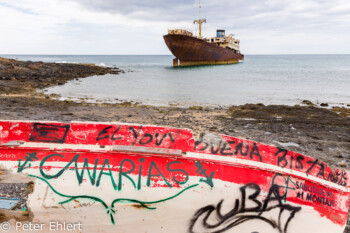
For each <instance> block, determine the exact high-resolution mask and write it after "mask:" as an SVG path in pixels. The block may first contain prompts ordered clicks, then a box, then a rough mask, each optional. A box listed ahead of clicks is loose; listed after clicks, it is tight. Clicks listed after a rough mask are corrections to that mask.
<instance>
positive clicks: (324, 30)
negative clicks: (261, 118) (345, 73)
mask: <svg viewBox="0 0 350 233" xmlns="http://www.w3.org/2000/svg"><path fill="white" fill-rule="evenodd" d="M201 15H202V17H205V18H206V19H207V24H205V26H204V31H205V32H204V35H205V36H213V35H214V34H215V30H216V29H217V28H223V29H226V31H227V32H229V33H234V34H236V36H237V37H238V38H239V39H240V40H241V50H242V52H243V53H245V54H328V53H332V54H335V53H350V45H349V44H350V43H349V41H350V1H349V0H202V12H201ZM195 18H198V3H197V0H177V1H175V0H128V1H125V0H0V32H1V33H0V54H170V52H169V51H168V49H167V47H166V45H165V43H164V41H163V38H162V35H164V34H166V32H167V29H168V28H173V27H185V28H188V29H190V30H193V31H196V28H195V26H194V25H193V19H195Z"/></svg>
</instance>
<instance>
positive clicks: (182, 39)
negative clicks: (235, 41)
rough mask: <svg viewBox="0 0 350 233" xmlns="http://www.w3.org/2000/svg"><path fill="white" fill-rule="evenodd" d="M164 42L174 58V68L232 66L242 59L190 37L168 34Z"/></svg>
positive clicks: (230, 51)
mask: <svg viewBox="0 0 350 233" xmlns="http://www.w3.org/2000/svg"><path fill="white" fill-rule="evenodd" d="M164 41H165V43H166V45H167V46H168V48H169V50H170V51H171V52H172V54H173V55H174V56H175V57H176V59H174V62H173V65H174V66H177V65H180V66H194V65H220V64H234V63H238V62H239V60H243V59H244V55H242V54H240V53H237V52H235V51H233V50H230V49H226V48H222V47H219V46H217V45H215V44H211V43H208V42H206V41H204V40H201V39H198V38H195V37H192V36H186V35H173V34H168V35H165V36H164ZM178 61H179V64H178Z"/></svg>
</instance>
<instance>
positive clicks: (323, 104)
mask: <svg viewBox="0 0 350 233" xmlns="http://www.w3.org/2000/svg"><path fill="white" fill-rule="evenodd" d="M320 106H321V107H328V106H329V105H328V104H327V103H321V104H320Z"/></svg>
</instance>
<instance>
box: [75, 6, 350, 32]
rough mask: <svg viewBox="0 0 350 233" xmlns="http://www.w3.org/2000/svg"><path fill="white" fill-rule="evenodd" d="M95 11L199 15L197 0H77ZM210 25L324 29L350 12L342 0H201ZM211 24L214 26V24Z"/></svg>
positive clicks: (153, 17) (173, 17)
mask: <svg viewBox="0 0 350 233" xmlns="http://www.w3.org/2000/svg"><path fill="white" fill-rule="evenodd" d="M74 1H76V2H78V3H79V4H81V5H82V6H83V7H85V8H87V9H89V10H91V11H103V12H110V13H118V14H123V15H127V16H129V17H131V18H137V19H141V20H145V21H170V22H179V21H188V22H191V21H192V20H193V19H195V18H197V17H198V8H197V2H198V1H197V0H177V1H174V0H123V1H122V0H103V1H100V0H74ZM201 2H202V9H201V11H202V14H201V15H202V16H203V17H206V18H207V21H208V23H207V25H208V27H224V28H227V29H233V30H244V29H246V28H250V29H251V30H257V31H261V30H270V31H274V30H280V31H288V30H290V31H293V30H296V31H299V30H324V29H325V28H326V27H334V26H337V25H334V22H337V21H341V20H339V18H341V17H342V16H345V15H347V14H349V11H347V10H344V11H337V12H336V13H334V11H332V8H334V7H338V8H339V4H341V3H342V2H344V1H342V0H332V1H329V0H264V1H263V0H201ZM210 25H211V26H210Z"/></svg>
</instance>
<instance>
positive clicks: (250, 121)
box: [0, 58, 350, 169]
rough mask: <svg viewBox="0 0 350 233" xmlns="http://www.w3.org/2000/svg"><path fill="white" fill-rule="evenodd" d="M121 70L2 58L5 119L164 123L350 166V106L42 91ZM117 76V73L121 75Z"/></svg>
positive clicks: (0, 97)
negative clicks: (94, 97) (182, 103)
mask: <svg viewBox="0 0 350 233" xmlns="http://www.w3.org/2000/svg"><path fill="white" fill-rule="evenodd" d="M120 72H123V71H121V70H119V69H117V68H105V67H98V66H95V65H84V64H57V63H43V62H22V61H17V60H13V59H3V58H0V109H1V111H0V119H1V120H46V121H62V122H69V121H104V122H108V121H113V122H125V123H138V124H152V125H163V126H172V127H181V128H190V129H193V131H194V134H195V135H196V136H197V137H199V135H200V134H201V133H207V132H214V133H220V134H227V135H231V136H235V137H242V138H246V139H251V140H255V141H259V142H262V143H266V144H271V145H275V146H279V147H284V148H286V149H288V150H292V151H295V152H299V153H302V154H305V155H308V156H312V157H315V158H317V159H320V160H322V161H324V162H326V163H328V164H329V165H330V166H332V167H335V168H342V169H344V168H345V169H349V166H350V153H349V152H350V109H349V108H346V107H333V108H329V107H328V106H327V104H326V103H324V104H323V107H317V106H314V105H313V104H312V103H311V102H309V101H305V102H304V103H303V104H302V105H297V106H283V105H270V106H265V105H263V104H246V105H243V106H232V107H230V108H229V109H223V108H215V109H214V108H203V107H195V106H194V107H190V108H179V107H154V106H144V105H139V104H133V103H130V102H124V103H119V104H104V103H76V102H73V101H67V100H66V101H59V100H56V99H54V98H52V97H50V96H46V95H45V94H37V90H40V89H42V88H46V87H49V86H53V85H61V84H64V83H65V82H67V81H69V80H73V79H77V78H82V77H88V76H92V75H104V74H118V73H120ZM116 77H117V76H116Z"/></svg>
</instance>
